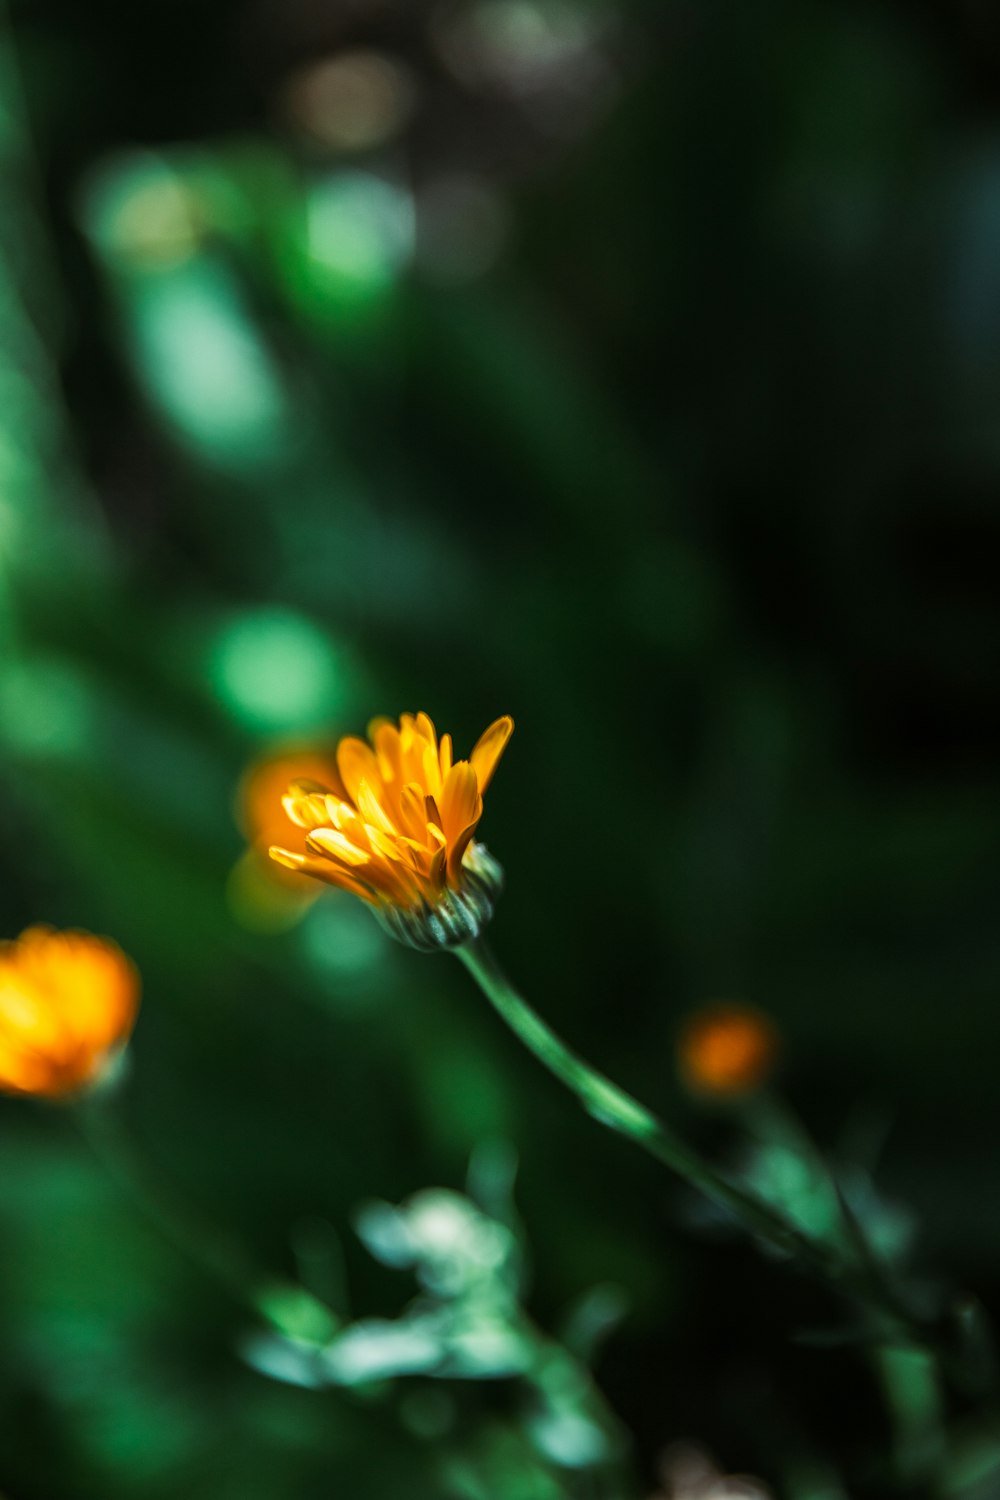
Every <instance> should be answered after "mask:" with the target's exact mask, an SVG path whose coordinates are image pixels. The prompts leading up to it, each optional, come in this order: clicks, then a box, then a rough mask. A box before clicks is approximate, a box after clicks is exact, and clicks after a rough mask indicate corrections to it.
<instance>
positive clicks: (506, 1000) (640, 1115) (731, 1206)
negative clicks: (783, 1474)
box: [453, 937, 955, 1368]
mask: <svg viewBox="0 0 1000 1500" xmlns="http://www.w3.org/2000/svg"><path fill="white" fill-rule="evenodd" d="M453 951H454V952H455V953H456V954H457V956H458V957H459V958H460V959H461V960H462V962H463V963H464V964H465V966H466V968H467V969H468V970H469V972H470V973H471V974H472V976H473V978H474V979H475V980H476V982H477V984H478V985H479V987H480V988H481V989H482V991H483V993H484V994H485V996H486V998H487V999H488V1000H489V1001H490V1003H491V1004H492V1005H493V1007H494V1009H495V1010H496V1011H497V1012H498V1014H499V1015H500V1016H501V1017H502V1019H503V1020H504V1021H505V1022H506V1023H507V1025H508V1026H509V1027H510V1028H511V1030H512V1031H513V1032H514V1034H515V1035H516V1036H517V1037H519V1038H520V1040H521V1041H522V1042H523V1043H524V1044H525V1046H526V1047H527V1048H528V1049H529V1051H531V1052H533V1053H534V1055H535V1057H537V1058H538V1060H539V1062H541V1063H542V1064H543V1065H544V1066H545V1067H546V1068H548V1070H549V1072H550V1073H553V1074H554V1075H555V1077H556V1078H558V1079H560V1080H561V1081H562V1082H563V1083H564V1084H566V1086H567V1087H568V1088H569V1089H570V1090H572V1092H573V1093H574V1094H575V1095H576V1097H577V1098H578V1099H579V1100H580V1103H581V1104H582V1105H583V1107H584V1109H585V1110H586V1111H587V1113H588V1114H590V1115H592V1116H593V1118H594V1119H596V1120H599V1121H600V1122H601V1124H603V1125H606V1126H607V1127H608V1128H609V1129H611V1130H615V1131H617V1132H618V1133H619V1134H620V1135H624V1136H626V1137H627V1138H628V1139H629V1140H632V1141H634V1142H635V1143H636V1145H638V1146H641V1147H642V1149H643V1150H644V1151H647V1152H649V1154H650V1155H651V1156H655V1157H656V1159H657V1160H658V1161H661V1162H663V1163H664V1164H665V1165H666V1166H668V1167H670V1168H671V1169H672V1170H673V1171H674V1172H676V1173H677V1174H678V1176H680V1177H682V1178H683V1179H684V1181H685V1182H688V1183H690V1184H691V1185H692V1186H693V1187H695V1188H697V1189H698V1190H699V1191H700V1192H702V1193H704V1194H705V1196H706V1197H707V1198H710V1199H711V1200H712V1202H713V1203H717V1204H718V1205H719V1206H720V1207H722V1208H724V1209H726V1210H728V1211H729V1213H731V1214H732V1215H733V1217H734V1218H735V1219H736V1220H737V1221H738V1222H739V1223H741V1224H742V1225H743V1226H744V1228H746V1229H747V1230H749V1231H750V1233H751V1234H754V1235H756V1236H757V1237H758V1239H760V1240H763V1241H765V1242H766V1243H767V1244H769V1245H771V1246H772V1247H774V1248H775V1249H777V1250H779V1251H781V1252H782V1253H784V1254H785V1255H789V1256H794V1257H795V1258H796V1259H798V1260H799V1261H800V1262H801V1263H803V1264H804V1265H806V1266H808V1267H809V1268H810V1269H811V1270H813V1271H814V1272H815V1273H817V1274H818V1275H819V1276H820V1277H822V1278H823V1279H824V1280H825V1281H828V1282H830V1283H832V1284H833V1285H834V1286H835V1287H836V1288H837V1290H838V1291H840V1292H841V1293H842V1294H844V1295H846V1296H848V1297H851V1298H853V1299H854V1300H855V1301H856V1302H857V1303H859V1304H861V1305H862V1306H863V1307H865V1308H866V1309H867V1310H868V1311H869V1312H870V1313H873V1314H874V1315H875V1316H876V1317H877V1319H878V1320H879V1322H880V1324H881V1328H882V1338H883V1339H885V1338H887V1337H891V1338H894V1339H897V1340H900V1341H903V1342H908V1343H910V1344H917V1345H919V1346H920V1347H923V1348H928V1349H932V1350H935V1352H937V1353H938V1355H939V1357H942V1358H943V1359H945V1360H947V1361H948V1362H949V1364H950V1365H951V1366H952V1368H954V1362H955V1351H954V1349H953V1348H951V1347H949V1345H950V1340H949V1338H948V1337H947V1336H946V1335H944V1334H943V1333H942V1330H941V1329H940V1328H939V1327H937V1326H931V1325H930V1324H929V1323H928V1322H927V1321H925V1320H924V1319H922V1318H920V1317H919V1316H918V1315H916V1314H915V1313H913V1312H912V1311H911V1310H910V1309H909V1308H908V1307H907V1306H906V1305H905V1304H904V1302H903V1299H902V1298H900V1297H899V1296H898V1295H897V1294H896V1292H895V1291H894V1289H893V1288H891V1287H889V1286H888V1285H887V1284H886V1281H885V1277H884V1275H883V1274H882V1273H881V1268H880V1267H879V1268H878V1274H876V1268H875V1267H874V1266H873V1264H872V1263H871V1261H870V1260H869V1259H868V1258H867V1257H864V1258H862V1257H861V1256H860V1255H859V1253H858V1250H857V1247H856V1246H855V1245H852V1244H849V1245H848V1246H847V1247H845V1246H843V1245H841V1244H828V1243H824V1242H823V1241H822V1240H821V1239H817V1238H816V1237H814V1236H812V1235H810V1234H807V1233H806V1232H804V1231H803V1230H801V1229H800V1228H799V1227H798V1226H797V1225H795V1224H793V1223H792V1222H791V1221H790V1220H789V1219H788V1218H787V1217H786V1216H785V1214H784V1213H783V1212H781V1211H780V1210H779V1209H777V1208H775V1207H774V1206H773V1205H771V1204H770V1203H767V1202H766V1201H765V1200H764V1199H762V1198H760V1197H758V1196H757V1195H756V1194H755V1193H753V1192H750V1191H748V1190H747V1189H746V1188H744V1187H741V1186H740V1185H738V1184H737V1183H735V1182H733V1181H731V1180H730V1179H729V1178H728V1177H726V1176H724V1175H723V1174H722V1173H721V1172H719V1171H718V1170H717V1169H716V1168H715V1167H713V1166H712V1165H711V1164H710V1163H708V1162H707V1161H705V1160H704V1158H703V1157H702V1156H700V1155H699V1154H698V1153H697V1152H696V1151H694V1150H692V1148H691V1147H690V1146H688V1145H687V1143H686V1142H684V1141H682V1140H681V1139H680V1138H679V1137H678V1136H676V1135H675V1134H674V1132H673V1131H672V1130H671V1129H670V1128H669V1126H667V1125H665V1124H664V1123H663V1121H662V1120H659V1119H658V1118H657V1117H656V1115H654V1114H653V1113H652V1112H651V1111H650V1110H648V1109H647V1108H646V1107H645V1105H642V1104H639V1103H638V1102H637V1101H636V1100H635V1099H633V1098H632V1096H631V1095H630V1094H627V1093H626V1092H625V1090H624V1089H622V1088H619V1087H618V1085H617V1084H616V1083H612V1082H611V1080H610V1079H608V1078H605V1077H604V1075H603V1074H602V1073H599V1072H598V1071H597V1069H596V1068H593V1067H591V1065H590V1064H589V1063H587V1062H585V1061H584V1060H583V1059H582V1058H581V1057H579V1056H578V1055H577V1054H576V1053H575V1052H573V1051H572V1050H571V1049H570V1048H569V1047H567V1046H566V1044H565V1043H564V1042H563V1041H562V1040H561V1039H560V1037H558V1036H557V1035H556V1033H555V1032H554V1031H553V1030H552V1028H551V1027H550V1026H549V1025H548V1024H547V1023H546V1022H545V1021H543V1020H542V1019H541V1017H540V1016H538V1015H537V1014H536V1012H535V1011H534V1010H533V1009H532V1008H531V1006H530V1005H529V1004H528V1002H527V1001H526V1000H525V999H524V998H523V996H521V995H520V994H518V992H517V991H516V990H515V989H514V987H513V986H512V985H511V983H510V981H509V980H508V979H507V977H506V975H505V974H504V972H503V970H502V969H501V968H500V965H499V964H498V962H497V960H496V958H495V957H494V956H493V953H492V952H491V951H490V948H489V947H488V945H487V943H486V942H485V940H484V939H483V938H482V937H479V938H477V939H476V940H475V941H473V942H470V943H466V944H465V945H464V946H462V947H460V948H456V949H454V950H453ZM839 1238H840V1237H839V1236H838V1239H839Z"/></svg>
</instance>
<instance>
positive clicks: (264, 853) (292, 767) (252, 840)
mask: <svg viewBox="0 0 1000 1500" xmlns="http://www.w3.org/2000/svg"><path fill="white" fill-rule="evenodd" d="M336 776H337V762H336V759H335V758H334V755H333V752H332V751H330V752H329V753H328V754H324V753H323V751H322V750H320V749H318V748H317V746H315V745H303V746H289V745H286V746H284V747H283V748H282V749H280V750H275V751H274V752H272V753H271V754H270V755H265V756H263V757H262V758H261V759H260V760H258V761H257V762H256V763H255V764H254V765H252V766H251V767H250V769H249V770H248V771H247V773H246V775H245V776H244V777H243V780H242V781H241V782H240V787H239V792H238V794H237V809H236V811H237V817H238V820H239V824H240V827H241V828H242V830H243V832H244V834H245V835H246V838H247V842H248V843H249V844H250V847H251V849H252V850H253V852H254V853H255V854H256V855H257V856H258V857H259V860H260V862H261V865H262V867H263V868H264V869H266V871H267V872H268V875H269V876H270V877H271V878H272V879H274V880H276V881H278V882H279V883H280V884H282V885H284V886H287V887H291V888H293V889H295V890H298V891H302V887H303V882H302V881H301V880H298V879H297V878H296V876H295V875H293V874H292V873H291V871H290V870H289V869H288V868H287V867H286V866H284V865H280V864H277V863H276V862H275V861H274V860H273V859H270V858H269V857H268V856H269V851H270V848H271V846H272V844H277V843H284V844H287V845H288V847H289V849H290V850H291V851H293V852H294V853H296V854H303V855H304V854H305V852H306V835H305V832H304V830H302V829H299V828H297V827H295V826H294V825H290V824H289V821H288V814H287V813H286V811H285V808H284V805H283V803H282V798H283V797H284V795H285V793H286V792H287V791H288V787H289V784H290V783H291V782H292V781H295V780H296V779H302V778H306V779H308V780H309V781H316V782H321V783H323V784H330V783H331V778H332V779H334V780H335V779H336Z"/></svg>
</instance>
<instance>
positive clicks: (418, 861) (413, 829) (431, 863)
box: [271, 713, 514, 948]
mask: <svg viewBox="0 0 1000 1500" xmlns="http://www.w3.org/2000/svg"><path fill="white" fill-rule="evenodd" d="M513 728H514V724H513V720H512V719H509V718H502V719H497V721H496V722H495V723H494V724H491V725H490V727H489V729H487V731H486V733H485V734H483V735H482V736H481V737H480V739H479V741H478V742H477V744H476V746H475V749H474V750H473V751H472V754H471V755H470V757H469V759H468V760H458V761H453V760H452V745H451V735H448V734H445V735H442V737H441V740H440V743H439V742H438V737H437V732H436V730H435V728H434V725H433V724H432V723H431V721H430V719H429V718H428V717H427V715H426V714H424V713H420V714H416V715H413V714H403V715H402V717H401V719H400V721H399V725H398V727H397V725H395V724H394V723H392V721H391V720H389V719H375V720H373V722H372V723H371V724H370V725H369V727H368V740H369V742H368V743H366V742H365V741H364V740H361V739H356V738H354V737H353V736H348V737H347V738H346V739H343V740H341V741H340V744H339V745H338V746H337V757H336V759H337V766H336V773H335V775H332V776H329V777H328V778H326V779H325V780H324V781H323V782H316V781H302V780H300V781H296V782H294V783H293V784H292V786H291V787H290V788H289V790H288V791H287V792H286V794H285V797H284V799H283V803H284V808H285V811H286V812H287V814H288V816H289V818H290V819H291V820H292V822H293V823H294V824H295V825H296V826H297V827H298V828H300V829H304V830H305V832H306V839H305V853H299V852H297V851H296V850H295V849H288V848H281V847H279V848H272V850H271V857H272V859H276V860H277V861H278V862H279V863H280V864H283V865H286V866H287V867H288V868H289V869H292V870H299V871H301V872H302V873H303V874H306V875H313V876H316V877H317V879H319V880H325V881H328V882H329V884H331V885H337V886H340V887H342V888H343V889H344V890H347V891H352V892H353V893H354V894H355V895H356V896H360V897H361V899H362V900H363V901H367V902H368V904H369V905H370V906H371V907H372V908H373V910H374V911H375V913H376V915H377V916H378V917H379V918H380V920H381V921H382V922H383V924H384V925H385V926H386V927H387V928H388V929H389V931H390V932H392V934H393V936H395V937H398V938H400V939H401V940H402V941H403V942H407V943H410V944H411V945H412V946H413V947H415V948H439V947H441V948H446V947H453V946H455V945H457V944H460V943H464V942H467V941H468V940H469V939H470V938H473V937H475V936H476V935H477V934H478V933H479V931H480V929H481V928H482V927H483V925H484V924H485V923H486V922H488V921H489V919H490V917H491V916H492V914H493V905H494V902H495V900H496V897H497V895H498V894H499V891H500V887H501V885H502V883H503V872H502V871H501V869H500V866H499V865H498V864H497V862H496V860H495V859H493V857H492V856H491V855H490V854H489V853H488V851H487V850H486V849H485V847H484V846H483V845H482V844H477V843H475V842H474V839H473V835H474V834H475V831H476V827H477V824H478V823H479V819H480V818H481V817H482V812H483V792H484V791H485V790H486V788H487V787H488V786H489V783H490V780H491V779H492V776H493V772H494V771H495V769H496V765H497V762H498V761H499V759H500V756H501V755H502V754H503V751H504V747H505V746H506V744H507V741H508V740H509V738H510V736H511V733H512V731H513Z"/></svg>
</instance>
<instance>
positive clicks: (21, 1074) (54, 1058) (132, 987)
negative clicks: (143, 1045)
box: [0, 927, 139, 1099]
mask: <svg viewBox="0 0 1000 1500" xmlns="http://www.w3.org/2000/svg"><path fill="white" fill-rule="evenodd" d="M138 1004H139V976H138V974H137V973H136V970H135V968H134V967H133V965H132V964H131V963H130V962H129V960H128V959H127V958H126V957H125V955H124V953H122V951H121V949H120V948H118V947H117V946H116V945H115V944H114V943H112V942H109V941H108V940H107V939H106V938H99V937H92V936H91V935H90V933H87V932H53V930H52V929H51V928H50V927H29V928H28V929H27V930H26V931H25V932H22V934H21V936H20V937H19V938H17V939H16V940H15V941H14V942H6V943H0V1089H3V1090H5V1091H6V1092H7V1093H14V1094H37V1095H40V1096H42V1097H44V1098H52V1099H56V1098H63V1097H65V1096H67V1095H70V1094H75V1093H78V1092H80V1091H81V1090H83V1089H86V1088H88V1087H89V1086H91V1085H92V1084H95V1083H97V1082H98V1081H99V1080H100V1078H101V1076H102V1074H103V1073H104V1071H105V1069H106V1068H107V1066H108V1064H109V1063H110V1062H111V1060H112V1057H113V1055H114V1053H115V1052H116V1051H117V1050H118V1049H119V1048H120V1047H121V1046H122V1045H123V1044H124V1043H125V1041H126V1039H127V1038H128V1034H129V1032H130V1031H131V1029H132V1024H133V1022H134V1020H135V1015H136V1011H137V1009H138Z"/></svg>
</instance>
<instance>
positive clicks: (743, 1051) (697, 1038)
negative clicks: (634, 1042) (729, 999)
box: [678, 1004, 778, 1097]
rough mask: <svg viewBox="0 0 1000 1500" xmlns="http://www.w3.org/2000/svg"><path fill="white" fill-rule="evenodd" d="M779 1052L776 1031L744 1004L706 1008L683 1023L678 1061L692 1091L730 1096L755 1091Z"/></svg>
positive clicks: (756, 1012)
mask: <svg viewBox="0 0 1000 1500" xmlns="http://www.w3.org/2000/svg"><path fill="white" fill-rule="evenodd" d="M777 1054H778V1032H777V1030H776V1028H775V1027H774V1025H773V1024H772V1022H771V1021H769V1020H768V1019H767V1017H766V1016H763V1015H761V1014H760V1012H759V1011H756V1010H754V1009H752V1008H751V1007H750V1006H749V1005H735V1004H720V1005H710V1006H706V1007H705V1009H704V1010H702V1011H699V1012H698V1014H697V1015H694V1016H691V1017H690V1018H689V1020H688V1021H687V1023H686V1024H685V1026H684V1028H683V1030H682V1032H681V1035H680V1040H679V1042H678V1060H679V1063H680V1069H681V1073H682V1075H683V1077H684V1080H685V1082H686V1083H687V1084H688V1085H689V1086H690V1087H691V1088H692V1089H694V1090H695V1091H696V1092H697V1093H702V1094H715V1095H717V1096H726V1097H732V1096H734V1095H738V1094H748V1093H751V1092H752V1091H753V1090H754V1089H756V1088H758V1087H759V1085H760V1084H761V1083H763V1081H764V1079H765V1078H766V1077H767V1075H768V1074H769V1073H770V1072H771V1069H772V1068H773V1066H774V1063H775V1060H776V1058H777Z"/></svg>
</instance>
